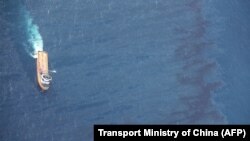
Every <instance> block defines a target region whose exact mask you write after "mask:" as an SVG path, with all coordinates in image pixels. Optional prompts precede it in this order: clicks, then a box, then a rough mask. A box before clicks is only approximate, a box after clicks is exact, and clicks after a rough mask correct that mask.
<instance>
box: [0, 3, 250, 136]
mask: <svg viewBox="0 0 250 141" xmlns="http://www.w3.org/2000/svg"><path fill="white" fill-rule="evenodd" d="M249 7H250V2H248V1H246V0H240V1H239V0H221V1H212V0H209V1H206V0H190V1H185V0H180V1H176V0H168V1H165V0H154V1H152V0H146V1H145V0H126V1H115V0H106V1H101V0H99V1H98V0H71V1H62V0H36V1H32V0H25V1H24V0H17V1H9V0H0V25H1V26H0V33H1V34H0V65H1V67H0V82H1V85H0V115H1V119H0V139H1V140H6V141H8V140H21V141H22V140H25V141H27V140H32V141H33V140H38V141H39V140H60V141H63V140H65V141H68V140H93V125H94V124H98V123H101V124H133V123H135V124H138V123H139V124H168V123H171V124H182V123H194V124H200V123H205V124H215V123H216V124H217V123H221V124H231V123H238V124H249V123H250V120H249V119H250V108H249V104H248V101H249V100H250V96H249V94H248V93H249V91H250V89H249V88H248V85H249V84H250V79H249V77H250V75H248V70H249V67H250V66H249V63H248V60H249V51H250V48H249V47H248V46H249V43H250V40H249V37H250V35H249V34H250V32H249V31H250V27H249V26H248V25H249V23H250V19H249V16H248V13H249V12H250V11H249ZM38 50H45V51H47V52H48V53H49V63H50V64H49V65H50V66H49V67H50V69H51V70H56V72H57V73H55V74H53V84H52V86H51V88H50V90H49V91H48V92H46V93H42V92H40V90H39V88H38V87H37V84H36V78H35V71H36V68H35V55H34V54H35V52H36V51H38Z"/></svg>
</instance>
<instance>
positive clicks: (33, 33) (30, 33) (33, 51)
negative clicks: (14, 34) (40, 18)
mask: <svg viewBox="0 0 250 141" xmlns="http://www.w3.org/2000/svg"><path fill="white" fill-rule="evenodd" d="M25 24H26V33H27V37H28V45H26V51H27V53H28V54H29V55H30V56H31V57H33V58H37V52H38V51H43V39H42V36H41V34H40V32H39V27H38V26H37V25H36V24H34V22H33V19H32V17H31V16H30V14H29V12H28V11H26V12H25Z"/></svg>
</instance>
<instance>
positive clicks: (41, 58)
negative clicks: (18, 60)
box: [36, 51, 52, 91]
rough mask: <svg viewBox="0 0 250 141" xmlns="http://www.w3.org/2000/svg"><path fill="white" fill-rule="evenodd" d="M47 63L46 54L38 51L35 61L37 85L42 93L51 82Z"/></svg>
mask: <svg viewBox="0 0 250 141" xmlns="http://www.w3.org/2000/svg"><path fill="white" fill-rule="evenodd" d="M48 63H49V62H48V53H47V52H46V51H38V53H37V59H36V69H37V83H38V85H39V87H40V88H41V90H42V91H46V90H48V89H49V87H50V84H51V81H52V77H51V75H50V74H49V65H48Z"/></svg>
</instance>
